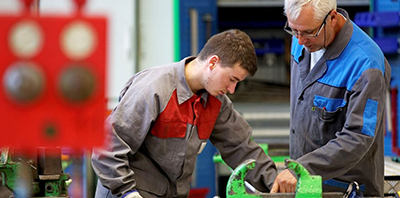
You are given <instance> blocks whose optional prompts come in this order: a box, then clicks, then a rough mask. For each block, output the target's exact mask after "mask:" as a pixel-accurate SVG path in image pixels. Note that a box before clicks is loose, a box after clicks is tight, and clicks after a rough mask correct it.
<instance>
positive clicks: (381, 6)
mask: <svg viewBox="0 0 400 198" xmlns="http://www.w3.org/2000/svg"><path fill="white" fill-rule="evenodd" d="M399 3H400V1H394V0H375V1H374V8H375V10H374V11H375V12H391V11H399V8H400V7H399Z"/></svg>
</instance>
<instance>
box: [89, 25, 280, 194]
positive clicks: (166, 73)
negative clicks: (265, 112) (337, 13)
mask: <svg viewBox="0 0 400 198" xmlns="http://www.w3.org/2000/svg"><path fill="white" fill-rule="evenodd" d="M256 70H257V59H256V54H255V49H254V46H253V43H252V41H251V39H250V38H249V36H248V35H247V34H245V33H244V32H242V31H239V30H228V31H224V32H222V33H219V34H217V35H214V36H213V37H211V38H210V39H209V40H208V42H207V43H206V44H205V46H204V48H203V49H202V50H201V52H200V53H199V55H198V57H189V58H185V59H183V60H182V61H180V62H177V63H172V64H168V65H164V66H159V67H154V68H150V69H147V70H144V71H141V72H139V73H137V74H136V75H134V76H133V77H132V78H131V79H129V80H128V82H127V84H126V87H125V88H124V89H123V90H122V92H121V96H120V102H119V104H118V106H117V107H116V108H115V109H114V111H113V112H112V114H111V115H110V117H109V119H108V122H107V131H108V132H109V138H108V141H107V142H106V144H105V147H104V148H101V149H100V148H99V149H95V150H94V152H93V156H92V165H93V168H94V171H95V172H96V174H97V176H98V177H99V182H98V185H97V190H96V198H105V197H108V198H114V197H125V198H133V197H136V198H140V197H144V198H148V197H168V198H170V197H187V196H188V194H189V190H190V180H191V175H192V173H193V171H194V166H195V163H196V157H197V155H198V154H199V153H201V151H202V149H203V148H204V146H205V144H206V142H207V140H208V139H209V140H210V141H211V143H212V144H213V145H214V146H215V147H216V148H217V149H218V150H219V151H220V153H221V156H222V158H223V159H224V161H225V162H226V163H227V164H228V165H229V166H230V167H232V168H235V167H236V166H238V165H239V164H240V163H241V162H243V161H244V160H246V159H249V158H253V159H256V160H257V165H256V167H255V169H254V170H252V171H251V173H250V174H249V175H248V179H249V181H250V183H252V184H253V186H254V187H256V188H257V189H258V190H261V191H268V190H269V189H270V187H271V186H272V183H273V181H274V179H275V177H276V175H277V173H276V167H275V164H274V163H273V161H272V160H271V158H270V157H268V156H267V155H266V154H265V153H264V151H263V149H262V148H261V147H259V146H258V145H257V144H256V143H255V142H254V141H252V140H251V139H250V138H251V128H250V126H249V125H248V124H247V122H246V121H245V120H244V119H243V118H242V117H241V116H240V114H239V113H238V112H237V111H235V110H234V109H233V105H232V102H231V101H230V100H229V98H228V97H227V96H226V95H225V94H226V93H228V92H229V93H234V91H235V86H236V85H237V83H238V82H240V81H242V80H244V79H245V78H246V77H247V76H252V75H254V73H255V72H256Z"/></svg>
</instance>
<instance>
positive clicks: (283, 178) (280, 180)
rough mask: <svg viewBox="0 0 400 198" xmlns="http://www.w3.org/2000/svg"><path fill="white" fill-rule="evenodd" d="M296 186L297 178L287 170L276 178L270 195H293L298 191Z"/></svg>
mask: <svg viewBox="0 0 400 198" xmlns="http://www.w3.org/2000/svg"><path fill="white" fill-rule="evenodd" d="M296 184H297V179H296V177H294V176H293V174H292V173H291V172H290V171H289V170H288V169H286V170H284V171H282V172H281V173H279V175H278V176H277V177H276V179H275V181H274V184H273V185H272V189H271V191H270V193H277V192H280V193H293V192H294V191H295V190H296Z"/></svg>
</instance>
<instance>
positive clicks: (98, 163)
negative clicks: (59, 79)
mask: <svg viewBox="0 0 400 198" xmlns="http://www.w3.org/2000/svg"><path fill="white" fill-rule="evenodd" d="M129 82H131V81H129ZM130 85H131V84H130V83H128V84H127V85H126V87H125V89H124V90H123V92H122V96H123V97H121V100H120V103H119V104H118V106H117V107H116V108H115V109H114V111H113V112H112V114H111V115H110V116H109V118H108V120H107V122H106V127H105V128H106V142H105V145H104V147H102V148H96V149H94V150H93V154H92V166H93V169H94V171H95V173H96V174H97V176H98V177H99V180H100V182H101V184H102V185H103V186H105V187H106V188H108V189H110V190H111V192H112V194H114V195H117V196H121V195H123V194H125V193H126V192H128V191H130V190H133V189H134V188H135V185H136V183H135V180H134V179H133V175H134V172H133V170H132V169H130V168H129V156H132V155H133V154H134V153H135V152H136V151H137V150H138V149H139V147H140V146H141V144H142V142H143V141H144V139H145V137H146V135H147V133H148V130H149V128H150V126H151V123H152V122H153V120H155V117H156V115H157V112H158V110H157V107H158V105H156V103H157V102H156V97H152V98H149V96H151V95H152V94H143V92H145V91H146V90H144V89H141V88H139V87H133V86H130ZM139 93H140V94H139ZM153 95H154V94H153ZM150 107H152V108H150Z"/></svg>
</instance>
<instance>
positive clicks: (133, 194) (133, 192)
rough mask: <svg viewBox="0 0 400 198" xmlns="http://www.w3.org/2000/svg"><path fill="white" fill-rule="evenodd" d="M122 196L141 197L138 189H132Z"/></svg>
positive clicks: (127, 197) (126, 197)
mask: <svg viewBox="0 0 400 198" xmlns="http://www.w3.org/2000/svg"><path fill="white" fill-rule="evenodd" d="M123 198H143V197H142V196H141V195H140V194H139V192H138V191H136V190H135V191H132V192H129V193H127V194H125V195H124V196H123Z"/></svg>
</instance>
